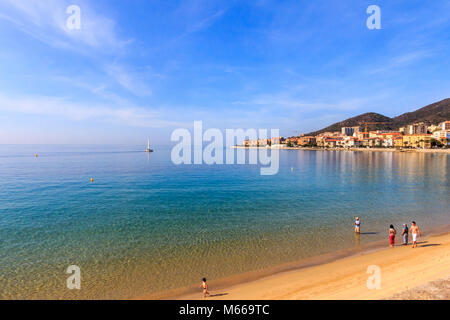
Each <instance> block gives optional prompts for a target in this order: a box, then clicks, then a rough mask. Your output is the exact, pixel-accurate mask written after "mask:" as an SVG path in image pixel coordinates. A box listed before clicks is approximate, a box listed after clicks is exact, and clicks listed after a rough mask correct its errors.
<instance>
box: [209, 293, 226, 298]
mask: <svg viewBox="0 0 450 320" xmlns="http://www.w3.org/2000/svg"><path fill="white" fill-rule="evenodd" d="M227 294H228V293H216V294H211V295H209V296H210V297H222V296H226V295H227Z"/></svg>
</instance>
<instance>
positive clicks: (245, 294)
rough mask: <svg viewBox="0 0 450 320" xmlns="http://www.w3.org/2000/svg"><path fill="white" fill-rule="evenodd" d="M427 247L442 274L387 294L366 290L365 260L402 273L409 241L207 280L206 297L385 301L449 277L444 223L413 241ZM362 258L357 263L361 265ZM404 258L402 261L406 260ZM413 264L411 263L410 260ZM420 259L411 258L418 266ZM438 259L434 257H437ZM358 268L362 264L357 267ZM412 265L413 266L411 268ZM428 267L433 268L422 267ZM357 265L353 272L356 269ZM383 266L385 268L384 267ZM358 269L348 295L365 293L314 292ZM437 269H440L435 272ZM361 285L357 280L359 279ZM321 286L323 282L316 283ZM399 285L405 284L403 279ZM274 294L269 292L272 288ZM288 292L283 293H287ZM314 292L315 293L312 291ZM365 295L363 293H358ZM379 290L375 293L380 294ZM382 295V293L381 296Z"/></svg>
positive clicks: (196, 294)
mask: <svg viewBox="0 0 450 320" xmlns="http://www.w3.org/2000/svg"><path fill="white" fill-rule="evenodd" d="M396 240H397V241H401V235H397V237H396ZM435 242H438V243H435ZM420 248H424V249H425V248H427V249H432V250H427V252H426V253H427V254H428V256H427V258H428V260H430V261H434V260H436V258H439V254H436V253H435V251H436V250H439V251H444V255H445V257H446V260H445V266H447V269H445V270H444V272H443V273H442V272H433V270H435V269H433V268H431V269H432V271H431V275H430V274H429V273H430V272H428V273H427V276H426V277H421V279H418V280H417V281H414V283H416V285H414V286H412V287H411V286H408V285H407V286H400V287H399V288H395V289H394V290H392V288H389V290H368V289H367V288H366V281H367V278H368V277H369V275H368V274H366V268H367V266H368V265H371V264H373V263H369V262H370V260H373V261H380V263H379V264H380V265H384V264H386V261H385V260H394V261H395V264H398V260H399V259H400V260H401V258H404V259H405V264H406V265H405V268H406V269H405V270H401V269H398V268H397V269H396V270H395V272H393V274H394V275H398V274H399V273H400V274H408V273H409V271H408V268H409V269H410V267H408V266H409V265H410V264H411V263H410V262H411V261H409V260H411V257H409V259H408V255H407V254H406V255H405V249H406V250H407V252H411V251H408V250H412V249H411V243H410V244H409V245H408V246H407V247H403V246H401V245H398V243H397V244H396V248H395V249H398V250H395V249H394V251H398V252H401V254H400V255H399V256H396V255H393V254H392V251H390V250H392V249H391V248H389V247H387V241H377V242H373V243H369V244H367V245H365V246H363V247H360V248H350V249H344V250H339V251H335V252H330V253H327V254H323V255H319V256H315V257H311V258H306V259H302V260H300V261H296V262H291V263H286V264H283V265H279V266H275V267H271V268H266V269H263V270H256V271H252V272H246V273H244V274H238V275H234V276H231V277H227V278H225V279H217V280H211V281H210V283H209V284H210V291H211V295H212V296H211V297H209V298H208V300H211V299H236V300H241V299H245V300H260V299H263V300H264V299H267V300H274V299H275V300H278V299H307V300H308V299H386V298H389V297H391V296H393V295H396V294H400V293H402V292H404V291H407V290H409V289H411V288H413V287H416V286H421V285H426V284H428V283H429V282H430V281H436V280H439V279H441V278H445V277H448V276H450V256H449V253H450V225H446V226H444V227H439V228H433V229H432V230H427V234H426V236H425V237H423V238H422V240H421V241H420V242H419V246H418V249H419V250H420ZM361 260H362V261H361ZM406 260H408V261H406ZM413 260H414V259H413ZM421 260H423V259H419V260H417V261H418V262H420V261H421ZM438 260H439V259H438ZM362 264H364V265H362ZM413 265H414V264H413ZM427 265H430V267H433V266H434V265H433V264H430V263H428V264H427ZM358 267H359V269H358ZM387 268H388V267H387ZM355 269H358V270H359V271H358V277H359V278H360V279H364V283H363V284H364V286H362V287H361V283H360V284H359V286H356V285H355V287H350V288H349V287H348V286H346V287H347V289H349V291H352V289H354V290H360V291H362V293H364V294H365V295H362V297H361V298H359V297H357V296H354V294H353V293H348V294H349V295H348V296H346V294H347V293H345V292H342V293H341V294H340V295H336V294H333V293H330V291H329V290H328V289H327V290H325V291H322V290H319V288H318V287H317V286H318V284H317V282H321V286H323V285H327V284H329V285H330V286H331V285H332V284H333V283H335V282H340V281H342V280H341V277H340V276H339V277H333V276H332V275H333V274H348V279H347V281H350V282H353V283H355V281H354V280H352V278H353V277H352V275H351V274H352V272H353V270H355ZM441 269H442V268H441ZM316 272H318V273H320V274H322V277H319V278H321V279H322V278H323V279H327V280H326V281H320V279H318V278H317V276H316V275H315V274H316ZM361 281H362V280H361ZM322 282H325V283H322ZM400 282H401V283H405V282H404V281H403V280H402V281H400ZM275 287H277V290H276V291H274V288H275ZM288 288H289V289H288ZM318 290H319V291H318ZM364 291H369V292H364ZM380 291H381V292H380ZM383 292H384V293H383ZM136 299H144V300H147V299H150V300H157V299H167V300H179V299H181V300H197V299H202V296H201V292H200V291H199V289H198V288H196V287H188V288H178V289H174V290H170V291H167V292H160V293H154V294H149V295H145V296H141V297H138V298H136Z"/></svg>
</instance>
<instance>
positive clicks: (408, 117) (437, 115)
mask: <svg viewBox="0 0 450 320" xmlns="http://www.w3.org/2000/svg"><path fill="white" fill-rule="evenodd" d="M446 120H450V99H445V100H442V101H439V102H436V103H433V104H430V105H428V106H426V107H423V108H421V109H419V110H416V111H414V112H407V113H404V114H402V115H400V116H398V117H395V118H394V121H395V122H396V124H397V126H399V127H403V126H405V125H407V124H411V123H415V122H425V123H427V124H428V125H431V124H438V123H439V122H442V121H446Z"/></svg>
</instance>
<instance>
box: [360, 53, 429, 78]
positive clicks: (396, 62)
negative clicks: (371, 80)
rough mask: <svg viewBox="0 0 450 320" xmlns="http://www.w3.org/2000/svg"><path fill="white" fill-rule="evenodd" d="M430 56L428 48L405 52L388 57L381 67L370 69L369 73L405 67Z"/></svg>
mask: <svg viewBox="0 0 450 320" xmlns="http://www.w3.org/2000/svg"><path fill="white" fill-rule="evenodd" d="M430 56H432V52H431V51H430V50H418V51H413V52H407V53H404V54H402V55H397V56H394V57H391V58H389V60H388V61H387V62H385V63H384V64H383V65H382V66H381V67H377V68H372V69H370V70H369V74H380V73H385V72H389V71H394V70H398V69H400V68H405V67H408V66H410V65H412V64H413V63H416V62H418V61H420V60H422V59H425V58H427V57H430Z"/></svg>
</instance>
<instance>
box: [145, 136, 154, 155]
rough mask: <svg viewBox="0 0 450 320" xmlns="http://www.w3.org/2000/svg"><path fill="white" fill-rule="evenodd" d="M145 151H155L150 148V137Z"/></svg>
mask: <svg viewBox="0 0 450 320" xmlns="http://www.w3.org/2000/svg"><path fill="white" fill-rule="evenodd" d="M145 152H153V150H152V149H150V139H147V149H145Z"/></svg>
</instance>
